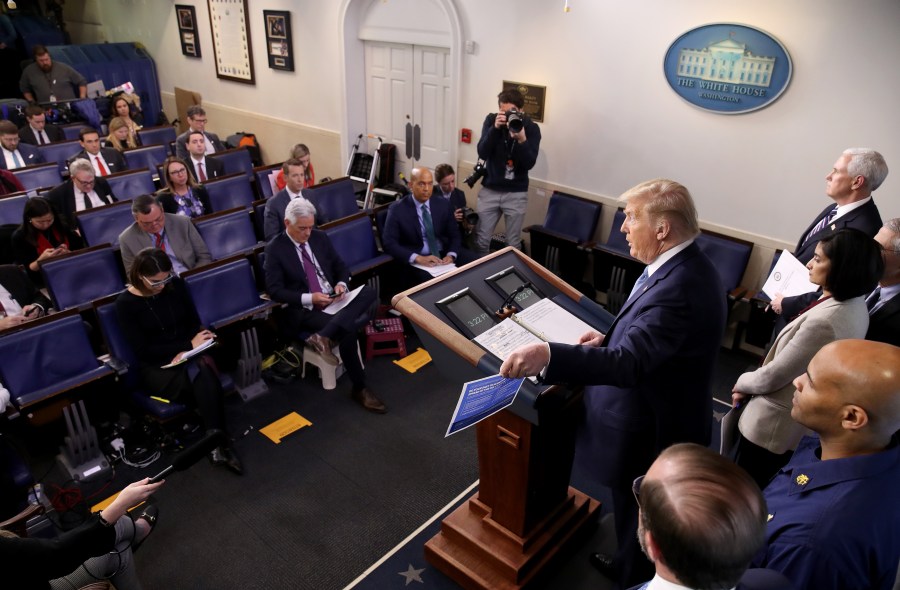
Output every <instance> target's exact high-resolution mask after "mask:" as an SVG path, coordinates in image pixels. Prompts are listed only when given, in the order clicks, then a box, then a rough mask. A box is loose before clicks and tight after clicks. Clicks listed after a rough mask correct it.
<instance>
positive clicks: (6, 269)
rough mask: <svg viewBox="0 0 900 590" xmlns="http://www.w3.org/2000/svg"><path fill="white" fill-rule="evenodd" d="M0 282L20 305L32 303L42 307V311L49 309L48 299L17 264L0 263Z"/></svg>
mask: <svg viewBox="0 0 900 590" xmlns="http://www.w3.org/2000/svg"><path fill="white" fill-rule="evenodd" d="M0 284H2V285H3V286H4V287H5V288H6V290H7V291H9V294H10V295H12V298H13V299H15V300H16V301H17V302H18V304H19V305H21V306H22V307H25V306H26V305H30V304H32V303H34V304H36V305H40V306H41V307H43V308H44V311H47V310H48V309H50V300H49V299H47V298H46V297H44V296H43V295H41V292H40V291H38V290H37V288H36V287H35V286H34V284H33V283H32V282H31V281H29V280H28V277H26V276H25V274H24V273H23V272H22V269H21V268H19V267H18V266H17V265H15V264H3V265H0Z"/></svg>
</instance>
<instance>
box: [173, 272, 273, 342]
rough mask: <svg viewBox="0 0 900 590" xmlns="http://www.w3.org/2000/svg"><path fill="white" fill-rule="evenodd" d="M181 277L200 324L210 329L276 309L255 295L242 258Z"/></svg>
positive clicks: (251, 275)
mask: <svg viewBox="0 0 900 590" xmlns="http://www.w3.org/2000/svg"><path fill="white" fill-rule="evenodd" d="M182 278H183V279H184V282H185V284H186V285H187V288H188V292H189V293H190V294H191V299H193V301H194V307H195V308H196V309H197V315H198V316H199V317H200V323H201V324H203V325H204V326H207V327H209V328H212V329H214V330H217V329H219V328H221V327H222V326H225V325H228V324H231V323H234V322H236V321H239V320H242V319H245V318H248V317H251V316H255V315H257V314H265V313H268V312H269V310H271V309H273V308H275V307H278V304H277V303H273V302H271V301H268V300H265V299H263V298H261V297H260V296H259V291H257V290H256V279H255V278H254V276H253V269H252V267H251V265H250V261H249V260H248V259H247V257H246V256H232V257H231V258H228V259H226V260H220V261H219V262H214V263H212V264H209V265H206V266H202V267H200V268H195V269H193V270H190V271H188V272H186V273H184V274H182ZM225 294H227V297H225V296H223V295H225Z"/></svg>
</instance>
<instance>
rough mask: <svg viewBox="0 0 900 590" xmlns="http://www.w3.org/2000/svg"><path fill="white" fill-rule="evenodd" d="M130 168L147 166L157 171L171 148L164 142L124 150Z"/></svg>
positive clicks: (123, 153)
mask: <svg viewBox="0 0 900 590" xmlns="http://www.w3.org/2000/svg"><path fill="white" fill-rule="evenodd" d="M122 155H123V156H125V162H126V163H127V164H128V169H129V170H139V169H141V168H146V169H148V170H151V171H155V170H156V167H157V166H158V165H159V164H162V163H163V162H164V161H165V159H166V158H167V157H169V148H168V147H167V146H165V145H163V144H157V145H144V146H142V147H136V148H132V149H130V150H125V151H124V152H122Z"/></svg>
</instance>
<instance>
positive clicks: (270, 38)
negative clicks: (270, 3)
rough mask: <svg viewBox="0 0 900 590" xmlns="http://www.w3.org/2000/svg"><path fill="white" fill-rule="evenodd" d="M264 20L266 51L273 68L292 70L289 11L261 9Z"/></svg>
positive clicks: (292, 46) (292, 45) (292, 52)
mask: <svg viewBox="0 0 900 590" xmlns="http://www.w3.org/2000/svg"><path fill="white" fill-rule="evenodd" d="M263 18H264V19H265V20H266V53H267V54H268V56H269V67H270V68H272V69H273V70H285V71H288V72H293V71H294V43H293V41H292V38H291V13H290V12H288V11H286V10H263Z"/></svg>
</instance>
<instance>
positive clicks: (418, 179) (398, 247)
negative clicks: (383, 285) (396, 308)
mask: <svg viewBox="0 0 900 590" xmlns="http://www.w3.org/2000/svg"><path fill="white" fill-rule="evenodd" d="M410 188H411V189H412V194H408V195H406V196H405V197H403V198H402V199H400V200H399V201H396V202H395V203H394V204H392V205H391V208H390V209H389V210H388V215H387V220H386V221H385V222H384V235H383V236H382V241H383V243H384V249H385V251H386V252H387V253H388V254H390V255H391V256H392V257H393V258H394V260H395V261H396V262H397V264H398V265H399V266H400V268H401V269H402V270H401V277H402V282H403V283H404V285H403V286H404V287H409V286H413V285H417V284H419V283H421V282H423V281H427V280H429V279H430V278H432V275H431V274H430V273H429V272H428V271H427V270H422V268H417V267H416V266H413V265H419V266H424V267H428V268H432V267H440V266H443V265H446V264H456V261H457V259H458V257H459V254H460V249H461V243H460V236H459V229H457V225H456V219H455V218H454V216H453V211H452V210H451V209H450V203H449V202H448V201H447V200H446V199H432V198H431V194H432V192H433V190H434V177H433V175H432V174H431V171H430V170H428V169H427V168H413V170H412V172H411V174H410ZM460 262H461V263H465V262H468V260H460Z"/></svg>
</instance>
